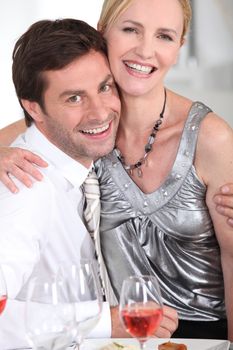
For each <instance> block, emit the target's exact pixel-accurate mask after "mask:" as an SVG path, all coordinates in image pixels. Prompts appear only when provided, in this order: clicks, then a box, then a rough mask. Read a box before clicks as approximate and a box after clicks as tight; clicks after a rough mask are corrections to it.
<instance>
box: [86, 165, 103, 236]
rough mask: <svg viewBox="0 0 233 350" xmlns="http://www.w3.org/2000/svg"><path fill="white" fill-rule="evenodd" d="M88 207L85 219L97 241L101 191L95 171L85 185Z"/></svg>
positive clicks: (88, 177) (90, 174)
mask: <svg viewBox="0 0 233 350" xmlns="http://www.w3.org/2000/svg"><path fill="white" fill-rule="evenodd" d="M83 188H84V195H85V200H86V203H85V205H86V207H85V208H84V212H83V215H84V219H85V223H86V227H87V229H88V231H89V233H90V235H91V237H92V238H93V239H94V240H95V237H96V236H97V234H98V230H99V223H100V189H99V182H98V179H97V176H96V173H95V171H94V170H92V171H91V172H90V173H89V174H88V176H87V178H86V180H85V181H84V184H83Z"/></svg>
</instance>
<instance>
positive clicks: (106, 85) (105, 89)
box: [101, 84, 111, 92]
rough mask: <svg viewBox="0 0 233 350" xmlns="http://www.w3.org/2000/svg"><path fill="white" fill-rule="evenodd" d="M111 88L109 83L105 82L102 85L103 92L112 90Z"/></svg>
mask: <svg viewBox="0 0 233 350" xmlns="http://www.w3.org/2000/svg"><path fill="white" fill-rule="evenodd" d="M110 89H111V86H110V85H109V84H105V85H103V86H102V87H101V91H102V92H108V91H110Z"/></svg>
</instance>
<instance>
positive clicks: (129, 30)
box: [123, 27, 137, 33]
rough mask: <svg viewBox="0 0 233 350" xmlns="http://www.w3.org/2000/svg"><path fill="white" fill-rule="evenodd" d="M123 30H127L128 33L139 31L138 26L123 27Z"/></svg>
mask: <svg viewBox="0 0 233 350" xmlns="http://www.w3.org/2000/svg"><path fill="white" fill-rule="evenodd" d="M123 32H126V33H137V29H136V28H132V27H125V28H124V29H123Z"/></svg>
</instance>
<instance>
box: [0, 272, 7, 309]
mask: <svg viewBox="0 0 233 350" xmlns="http://www.w3.org/2000/svg"><path fill="white" fill-rule="evenodd" d="M6 301H7V290H6V282H5V278H4V275H3V271H2V269H1V266H0V315H1V313H2V312H3V310H4V309H5V306H6Z"/></svg>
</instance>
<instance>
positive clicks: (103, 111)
mask: <svg viewBox="0 0 233 350" xmlns="http://www.w3.org/2000/svg"><path fill="white" fill-rule="evenodd" d="M108 115H109V108H108V107H107V105H106V103H104V102H103V101H102V99H101V98H96V99H91V100H90V101H89V107H88V118H89V119H93V120H95V119H96V120H100V121H102V120H106V119H107V117H108Z"/></svg>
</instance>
